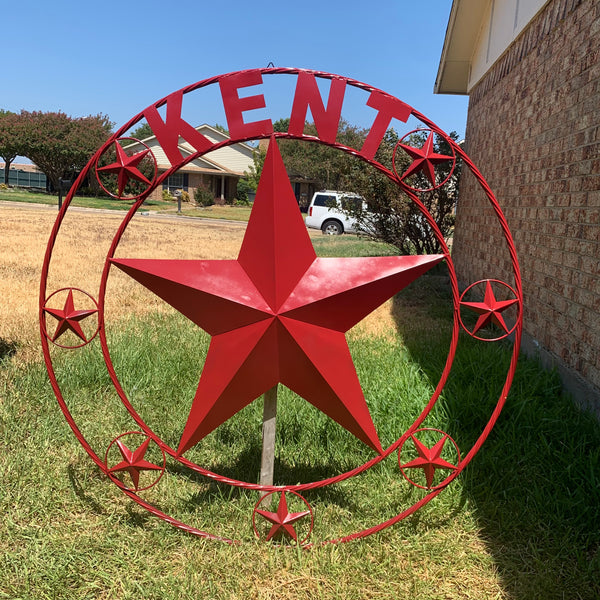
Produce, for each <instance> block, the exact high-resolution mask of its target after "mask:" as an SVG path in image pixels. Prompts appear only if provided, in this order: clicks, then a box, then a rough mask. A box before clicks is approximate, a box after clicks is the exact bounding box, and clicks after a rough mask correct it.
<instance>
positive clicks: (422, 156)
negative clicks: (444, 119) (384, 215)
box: [398, 132, 453, 186]
mask: <svg viewBox="0 0 600 600" xmlns="http://www.w3.org/2000/svg"><path fill="white" fill-rule="evenodd" d="M398 145H399V146H400V148H402V149H403V150H404V151H405V152H406V153H407V154H408V155H409V156H410V157H411V158H412V159H413V162H412V164H411V165H410V167H408V169H407V170H406V171H405V172H404V174H403V175H402V177H400V179H402V180H404V179H406V178H407V177H410V176H411V175H414V174H415V173H418V172H419V171H422V172H423V173H424V174H425V177H427V179H429V182H430V183H431V185H433V186H435V168H434V167H435V165H437V164H439V163H443V162H446V161H449V160H453V157H452V156H446V155H444V154H436V153H435V152H434V151H433V132H431V133H430V134H429V137H428V138H427V140H426V141H425V144H424V145H423V147H422V148H414V147H413V146H407V145H406V144H398Z"/></svg>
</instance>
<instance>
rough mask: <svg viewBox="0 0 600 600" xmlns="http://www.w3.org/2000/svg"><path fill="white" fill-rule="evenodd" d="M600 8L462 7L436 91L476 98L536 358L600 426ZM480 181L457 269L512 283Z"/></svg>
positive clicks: (464, 215) (469, 137) (475, 135)
mask: <svg viewBox="0 0 600 600" xmlns="http://www.w3.org/2000/svg"><path fill="white" fill-rule="evenodd" d="M599 48H600V3H599V2H597V1H593V2H590V1H589V0H454V1H453V4H452V10H451V13H450V20H449V23H448V30H447V33H446V39H445V42H444V48H443V51H442V56H441V61H440V66H439V71H438V76H437V81H436V85H435V91H436V92H437V93H439V94H466V95H468V96H469V111H468V117H467V129H466V135H465V140H466V152H467V154H468V155H469V156H470V158H471V159H472V160H473V161H474V163H475V164H476V165H477V167H478V168H479V169H480V171H481V172H482V173H483V175H484V176H485V178H486V180H487V181H488V183H489V184H490V186H491V188H492V189H493V190H494V192H495V194H496V196H497V198H498V201H499V203H500V205H501V207H502V210H503V211H504V214H505V215H506V218H507V220H508V224H509V226H510V229H511V232H512V234H513V236H514V240H515V245H516V249H517V254H518V257H519V262H520V265H521V274H522V279H523V293H524V330H525V335H524V349H525V350H526V351H529V352H531V353H533V354H535V355H537V356H539V357H540V359H541V360H542V361H543V362H545V363H546V364H548V365H549V366H553V367H556V368H557V369H558V372H559V373H560V375H561V377H562V379H563V382H564V384H565V385H566V387H567V388H568V389H569V390H570V391H571V392H572V394H573V395H574V396H575V397H576V398H578V399H580V400H581V402H582V403H583V404H586V405H588V406H590V407H593V408H595V410H597V411H598V413H599V414H600V259H599V257H600V221H599V215H600V127H599V125H598V124H599V123H600V51H599ZM490 211H491V209H490V208H489V206H488V205H487V204H486V203H485V202H482V201H481V196H480V195H479V194H478V186H477V184H476V182H475V180H474V178H473V177H469V176H468V175H467V176H465V177H463V178H462V179H461V185H460V196H459V201H458V206H457V215H456V231H455V236H454V243H453V250H452V253H453V259H454V263H455V265H456V266H457V270H458V271H459V272H460V273H461V274H462V277H465V278H466V279H468V280H470V281H476V280H478V279H482V278H483V277H486V276H490V275H489V272H490V270H493V275H494V276H495V277H498V278H499V279H503V280H505V281H506V280H510V264H509V260H508V257H502V256H501V255H497V256H494V259H493V261H492V264H489V261H488V260H486V259H485V258H484V257H487V256H489V249H490V248H494V247H495V246H497V247H502V244H503V241H502V236H501V232H500V231H499V228H498V227H494V223H495V219H494V218H493V215H492V214H491V213H490Z"/></svg>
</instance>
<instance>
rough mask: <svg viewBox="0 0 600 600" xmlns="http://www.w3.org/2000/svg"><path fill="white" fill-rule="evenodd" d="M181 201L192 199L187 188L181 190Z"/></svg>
mask: <svg viewBox="0 0 600 600" xmlns="http://www.w3.org/2000/svg"><path fill="white" fill-rule="evenodd" d="M181 201H182V202H189V201H190V195H189V194H188V193H187V192H186V191H185V190H182V192H181Z"/></svg>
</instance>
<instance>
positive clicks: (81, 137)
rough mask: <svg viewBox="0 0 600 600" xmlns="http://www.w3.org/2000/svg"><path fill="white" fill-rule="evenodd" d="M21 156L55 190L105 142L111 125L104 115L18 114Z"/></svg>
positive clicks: (80, 167) (79, 168) (22, 112)
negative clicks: (79, 116) (20, 128)
mask: <svg viewBox="0 0 600 600" xmlns="http://www.w3.org/2000/svg"><path fill="white" fill-rule="evenodd" d="M20 116H21V119H22V126H23V128H22V143H23V148H22V150H23V155H24V156H26V157H27V158H29V159H30V160H31V161H32V162H34V163H35V164H36V165H37V166H38V167H39V168H40V169H41V170H42V171H43V172H44V173H45V175H46V177H47V178H48V180H49V181H50V182H51V183H52V186H53V187H54V189H55V190H58V189H59V186H60V182H59V180H60V179H72V178H73V177H74V176H75V175H76V173H77V172H78V171H80V170H81V169H83V167H84V166H85V165H86V163H87V162H88V161H89V159H90V158H91V156H92V155H93V153H94V152H95V151H96V150H97V149H98V148H99V147H100V146H101V145H102V144H103V143H104V142H105V141H106V140H107V138H108V137H109V135H110V133H111V130H112V123H111V122H110V121H109V119H108V117H107V116H105V115H95V116H92V115H90V116H88V117H81V118H75V119H74V118H72V117H69V116H67V115H66V114H65V113H63V112H46V113H43V112H26V111H21V115H20Z"/></svg>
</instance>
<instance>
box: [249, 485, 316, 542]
mask: <svg viewBox="0 0 600 600" xmlns="http://www.w3.org/2000/svg"><path fill="white" fill-rule="evenodd" d="M256 512H257V513H258V514H259V515H261V516H262V517H264V518H265V519H267V521H269V523H273V526H272V527H271V530H270V531H269V533H268V534H267V541H269V540H270V539H272V538H273V537H274V536H276V535H278V534H279V535H281V534H284V535H289V536H290V537H291V538H292V539H293V540H296V541H298V535H297V534H296V530H295V529H294V527H293V524H294V523H296V522H297V521H299V520H300V519H303V518H304V517H307V516H308V515H310V511H309V510H303V511H302V512H295V513H291V512H290V511H289V509H288V505H287V500H286V498H285V492H281V497H280V498H279V505H278V507H277V512H271V511H268V510H262V509H260V508H257V509H256Z"/></svg>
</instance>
